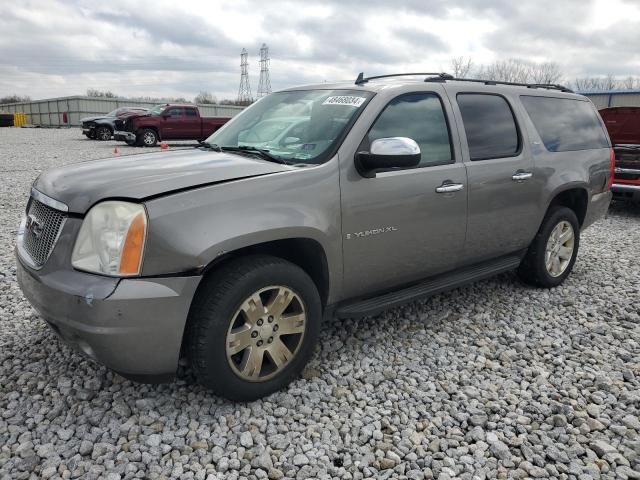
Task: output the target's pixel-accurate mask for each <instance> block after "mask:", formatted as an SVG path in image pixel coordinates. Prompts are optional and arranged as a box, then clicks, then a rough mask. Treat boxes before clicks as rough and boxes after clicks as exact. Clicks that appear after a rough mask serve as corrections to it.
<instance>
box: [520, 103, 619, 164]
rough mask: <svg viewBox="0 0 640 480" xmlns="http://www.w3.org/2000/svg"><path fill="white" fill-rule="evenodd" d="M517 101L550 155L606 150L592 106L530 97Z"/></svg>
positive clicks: (605, 138) (601, 131)
mask: <svg viewBox="0 0 640 480" xmlns="http://www.w3.org/2000/svg"><path fill="white" fill-rule="evenodd" d="M520 99H521V100H522V104H523V105H524V108H525V110H526V111H527V113H528V114H529V117H530V118H531V121H532V122H533V125H534V126H535V127H536V130H537V131H538V134H539V135H540V138H541V139H542V142H543V143H544V146H545V147H546V148H547V150H549V151H550V152H566V151H570V150H588V149H591V148H608V147H609V141H608V140H607V136H606V135H605V133H604V129H603V128H602V124H601V123H600V120H599V119H598V116H597V113H596V112H595V109H594V108H593V107H592V105H591V102H588V101H582V100H573V99H570V98H552V97H534V96H529V95H523V96H522V97H520Z"/></svg>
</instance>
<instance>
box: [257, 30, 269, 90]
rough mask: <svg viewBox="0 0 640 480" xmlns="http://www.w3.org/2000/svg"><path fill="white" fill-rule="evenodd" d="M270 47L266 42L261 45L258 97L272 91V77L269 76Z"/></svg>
mask: <svg viewBox="0 0 640 480" xmlns="http://www.w3.org/2000/svg"><path fill="white" fill-rule="evenodd" d="M269 60H271V59H270V58H269V47H268V46H267V44H266V43H263V44H262V47H260V82H259V83H258V98H261V97H264V96H265V95H269V94H270V93H271V79H270V78H269Z"/></svg>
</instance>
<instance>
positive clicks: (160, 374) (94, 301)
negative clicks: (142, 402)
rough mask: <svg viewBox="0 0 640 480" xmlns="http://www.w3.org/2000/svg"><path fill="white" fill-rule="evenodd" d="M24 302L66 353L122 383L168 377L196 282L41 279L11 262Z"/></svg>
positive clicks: (56, 274) (79, 276)
mask: <svg viewBox="0 0 640 480" xmlns="http://www.w3.org/2000/svg"><path fill="white" fill-rule="evenodd" d="M17 260H18V261H17V267H18V268H17V275H18V282H19V284H20V287H21V288H22V291H23V292H24V295H25V297H27V299H28V300H29V302H30V303H31V304H32V305H33V307H34V308H35V309H36V310H37V311H38V313H39V314H40V315H41V316H42V318H43V319H44V320H45V321H46V322H47V323H48V324H49V325H50V326H51V328H52V329H53V330H54V331H55V332H56V333H57V334H58V335H59V336H60V337H62V338H63V339H64V340H65V342H67V343H68V344H69V345H71V346H72V347H74V348H76V349H77V350H79V351H81V352H82V353H84V354H85V355H87V356H88V357H90V358H92V359H94V360H96V361H98V362H100V363H102V364H104V365H106V366H107V367H109V368H111V369H112V370H114V371H116V372H118V373H120V374H122V375H123V376H125V377H129V378H133V379H136V380H142V381H162V380H166V379H168V378H171V377H173V375H174V374H175V372H176V369H177V366H178V360H179V357H180V347H181V344H182V335H183V332H184V328H185V324H186V320H187V315H188V313H189V307H190V305H191V300H192V298H193V296H194V294H195V291H196V288H197V286H198V284H199V282H200V279H201V277H200V276H185V277H167V278H137V279H117V278H111V277H102V276H99V275H92V274H89V273H84V272H78V271H75V270H57V271H52V272H49V273H47V274H42V273H41V272H40V271H35V270H32V269H30V268H29V267H27V266H25V265H24V264H23V263H22V261H21V260H20V258H19V256H18V259H17Z"/></svg>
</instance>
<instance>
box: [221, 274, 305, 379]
mask: <svg viewBox="0 0 640 480" xmlns="http://www.w3.org/2000/svg"><path fill="white" fill-rule="evenodd" d="M306 322H307V315H306V311H305V307H304V303H303V302H302V300H301V298H300V297H299V296H298V295H297V294H296V293H294V292H293V291H292V290H291V289H289V288H287V287H283V286H271V287H266V288H263V289H261V290H258V291H257V292H255V293H254V294H252V295H251V296H250V297H249V298H247V299H246V300H245V301H244V302H243V303H242V305H240V308H239V309H238V310H237V311H236V313H235V315H234V316H233V318H232V319H231V325H230V326H229V330H228V331H227V338H226V339H225V349H226V352H227V360H228V361H229V365H230V366H231V368H232V369H233V371H234V373H235V374H236V375H238V376H239V377H240V378H242V379H243V380H247V381H250V382H263V381H265V380H269V379H270V378H273V377H274V376H275V375H276V374H278V373H279V372H280V371H281V370H282V369H283V368H285V367H286V366H287V365H288V364H289V362H290V361H291V360H292V359H293V358H294V357H295V355H296V353H298V350H299V348H300V346H301V345H302V340H303V337H304V333H305V330H306Z"/></svg>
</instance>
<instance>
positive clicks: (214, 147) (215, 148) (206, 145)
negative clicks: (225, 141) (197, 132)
mask: <svg viewBox="0 0 640 480" xmlns="http://www.w3.org/2000/svg"><path fill="white" fill-rule="evenodd" d="M199 143H200V145H198V146H197V147H196V148H200V147H204V148H207V149H209V150H213V151H214V152H221V151H222V149H221V148H220V146H219V145H218V144H216V143H208V142H199Z"/></svg>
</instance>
